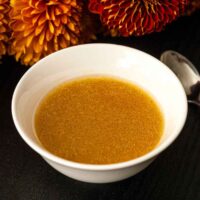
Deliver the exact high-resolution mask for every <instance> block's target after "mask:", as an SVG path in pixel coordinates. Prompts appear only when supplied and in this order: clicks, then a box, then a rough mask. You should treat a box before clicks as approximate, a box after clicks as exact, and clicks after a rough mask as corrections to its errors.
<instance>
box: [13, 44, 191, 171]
mask: <svg viewBox="0 0 200 200" xmlns="http://www.w3.org/2000/svg"><path fill="white" fill-rule="evenodd" d="M86 46H94V47H95V46H105V47H108V46H113V47H114V46H116V47H120V48H124V49H128V50H129V51H130V50H131V51H133V53H134V52H137V53H140V54H143V56H144V57H149V58H151V59H152V60H154V61H156V62H159V63H160V65H161V66H162V67H163V68H165V70H168V71H169V72H170V73H171V75H172V76H174V78H175V79H176V80H177V84H178V85H179V88H180V91H181V92H182V94H183V98H182V101H183V105H184V107H183V110H182V115H181V117H182V118H181V120H180V123H179V127H178V129H177V130H173V133H171V135H170V136H169V138H168V139H166V140H165V141H164V142H163V143H162V144H161V145H159V146H158V147H156V148H154V149H153V150H152V151H150V152H148V153H147V154H145V155H143V156H141V157H138V158H135V159H132V160H128V161H125V162H120V163H113V164H85V163H78V162H74V161H69V160H66V159H63V158H60V157H58V156H56V155H54V154H52V153H50V152H48V151H47V150H45V149H44V148H42V147H40V146H39V145H37V144H35V143H34V142H33V141H32V140H31V139H29V138H28V137H27V135H26V133H25V132H24V131H23V130H22V128H21V127H20V125H19V123H18V119H17V115H16V112H15V110H16V98H17V95H18V91H19V89H20V87H21V85H22V84H23V81H24V80H25V79H26V78H27V76H28V75H29V74H30V73H32V71H33V70H35V69H36V68H39V67H40V66H41V64H42V62H45V60H47V59H48V58H49V57H51V56H52V55H55V54H60V53H63V52H64V51H70V49H72V48H73V49H75V48H82V47H84V48H85V47H86ZM11 112H12V117H13V121H14V124H15V126H16V129H17V131H18V133H19V135H20V136H21V137H22V139H23V140H24V141H25V142H26V143H27V144H28V145H29V146H30V147H31V148H32V149H33V150H34V151H36V152H37V153H38V154H39V155H41V156H42V157H44V159H48V160H50V161H53V162H55V163H58V164H60V165H63V166H67V167H71V168H76V169H82V170H91V171H105V170H115V169H122V168H127V167H131V166H134V165H137V164H140V163H142V162H145V161H148V160H150V159H153V158H154V157H156V156H157V155H158V154H160V153H161V152H162V151H164V150H165V149H166V148H167V147H168V146H169V145H170V144H171V143H173V142H174V140H175V139H176V138H177V137H178V135H179V134H180V132H181V130H182V128H183V126H184V124H185V121H186V117H187V112H188V104H187V97H186V94H185V91H184V89H183V86H182V84H181V83H180V81H179V80H178V78H177V77H176V76H175V74H174V73H173V72H172V71H171V70H170V69H169V68H168V67H167V66H166V65H165V64H163V63H162V62H161V61H159V60H158V59H156V58H155V57H153V56H151V55H150V54H148V53H145V52H143V51H141V50H138V49H135V48H132V47H128V46H124V45H118V44H109V43H92V44H82V45H77V46H72V47H68V48H65V49H62V50H59V51H57V52H54V53H52V54H50V55H48V56H46V57H45V58H43V59H41V60H40V61H38V62H37V63H35V64H34V65H33V66H32V67H31V68H30V69H28V70H27V71H26V72H25V73H24V75H23V76H22V77H21V79H20V80H19V82H18V83H17V85H16V87H15V90H14V93H13V96H12V102H11Z"/></svg>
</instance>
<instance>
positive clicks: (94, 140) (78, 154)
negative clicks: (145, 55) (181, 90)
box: [35, 77, 164, 164]
mask: <svg viewBox="0 0 200 200" xmlns="http://www.w3.org/2000/svg"><path fill="white" fill-rule="evenodd" d="M163 127H164V119H163V115H162V113H161V111H160V109H159V107H158V105H157V104H156V102H155V101H154V99H152V97H151V96H150V95H149V94H147V93H146V92H145V91H143V89H141V88H139V87H138V86H136V85H133V84H131V83H128V82H124V81H122V80H119V79H114V78H110V77H87V78H82V79H76V80H72V81H69V82H66V83H64V84H61V85H59V86H58V87H56V88H54V89H53V90H52V91H50V92H49V93H48V94H47V96H45V97H44V99H43V100H42V101H41V103H40V105H39V106H38V108H37V110H36V114H35V130H36V134H37V136H38V138H39V140H40V142H41V144H42V145H43V146H44V147H45V148H46V149H47V150H48V151H50V152H51V153H53V154H55V155H57V156H59V157H62V158H65V159H67V160H71V161H76V162H80V163H90V164H110V163H117V162H123V161H128V160H131V159H134V158H137V157H139V156H142V155H144V154H146V153H148V152H149V151H151V150H152V149H154V148H155V146H156V145H157V144H158V143H159V140H160V138H161V136H162V133H163Z"/></svg>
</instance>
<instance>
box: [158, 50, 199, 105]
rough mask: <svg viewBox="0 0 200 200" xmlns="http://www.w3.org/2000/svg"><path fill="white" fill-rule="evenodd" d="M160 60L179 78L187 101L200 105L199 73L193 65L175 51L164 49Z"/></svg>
mask: <svg viewBox="0 0 200 200" xmlns="http://www.w3.org/2000/svg"><path fill="white" fill-rule="evenodd" d="M160 60H161V61H162V62H163V63H164V64H165V65H167V66H168V67H169V68H170V69H171V70H172V71H173V72H174V73H175V74H176V76H177V77H178V78H179V80H180V81H181V83H182V85H183V88H184V89H185V92H186V95H187V97H188V102H189V103H193V104H195V105H197V106H199V107H200V75H199V72H198V71H197V69H196V68H195V67H194V65H193V64H192V63H191V62H190V61H189V60H188V59H187V58H185V57H184V56H182V55H181V54H179V53H177V52H176V51H171V50H169V51H165V52H164V53H162V55H161V57H160Z"/></svg>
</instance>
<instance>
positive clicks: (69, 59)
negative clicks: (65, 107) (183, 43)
mask: <svg viewBox="0 0 200 200" xmlns="http://www.w3.org/2000/svg"><path fill="white" fill-rule="evenodd" d="M91 75H106V76H115V77H119V78H122V79H126V80H128V81H131V82H133V83H135V84H137V85H139V86H140V87H142V88H144V89H145V90H147V91H148V92H149V93H150V94H151V95H152V96H153V97H154V98H155V100H156V101H157V102H158V103H159V105H160V107H161V110H162V111H163V114H164V118H165V129H164V134H163V137H162V139H161V141H160V144H159V145H158V146H160V145H162V144H163V143H164V142H165V141H166V140H168V139H169V138H170V137H174V138H175V136H176V135H178V132H179V131H180V129H181V128H182V126H183V123H184V120H185V116H186V112H187V105H186V97H185V93H184V91H183V88H182V86H181V85H180V82H179V81H178V80H177V78H176V77H175V75H174V74H173V73H172V72H171V71H170V70H169V69H168V68H167V67H166V66H165V65H164V64H162V63H161V62H159V61H158V60H156V59H155V58H153V57H152V56H149V55H147V54H145V53H143V52H141V51H138V50H135V49H132V48H128V47H123V46H118V45H106V44H90V45H81V46H76V47H71V48H68V49H64V50H61V51H58V52H56V53H54V54H52V55H50V56H47V57H46V58H44V59H42V60H41V61H39V62H38V63H37V64H35V65H34V66H33V67H32V68H31V69H30V70H28V72H27V73H26V74H25V75H24V76H23V78H22V79H21V80H20V82H19V84H18V85H17V88H16V90H15V93H14V96H13V102H12V103H13V105H12V111H13V117H14V121H15V124H16V126H17V128H18V131H19V132H20V135H21V136H22V137H23V138H24V140H25V141H26V142H27V143H28V144H29V145H30V144H31V146H32V147H33V146H34V145H35V146H37V148H39V149H42V148H43V147H42V146H41V145H40V143H39V142H38V140H37V138H36V137H35V134H34V127H33V119H34V111H35V108H36V107H37V105H38V103H39V102H40V100H41V98H42V97H43V96H45V95H46V93H47V92H48V91H49V90H51V89H52V88H53V87H55V86H56V85H58V84H59V83H61V82H64V81H67V80H69V79H73V78H76V77H80V76H91ZM33 148H34V147H33ZM43 150H44V149H43ZM44 151H45V150H44Z"/></svg>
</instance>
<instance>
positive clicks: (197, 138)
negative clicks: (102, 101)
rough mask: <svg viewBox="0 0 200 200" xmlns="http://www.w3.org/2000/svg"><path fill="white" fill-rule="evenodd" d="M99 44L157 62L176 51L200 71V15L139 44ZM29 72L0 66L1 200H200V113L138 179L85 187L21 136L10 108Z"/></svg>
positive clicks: (7, 61) (8, 63)
mask: <svg viewBox="0 0 200 200" xmlns="http://www.w3.org/2000/svg"><path fill="white" fill-rule="evenodd" d="M97 42H105V43H115V44H123V45H127V46H131V47H134V48H137V49H140V50H143V51H145V52H147V53H149V54H151V55H153V56H155V57H157V58H159V57H160V54H161V53H162V52H163V51H164V50H168V49H173V50H176V51H178V52H180V53H182V54H184V55H185V56H186V57H188V58H189V59H190V60H191V61H192V62H193V63H194V64H195V65H196V66H197V68H198V70H199V71H200V11H199V12H196V13H195V14H193V15H192V16H191V17H182V18H180V19H179V20H177V21H176V22H174V23H172V24H170V25H169V26H167V28H166V30H165V31H163V32H162V33H153V34H151V35H148V36H144V37H140V38H135V37H130V38H110V37H106V38H105V37H100V38H99V39H98V40H97ZM26 70H27V68H25V67H23V66H21V65H20V64H19V63H16V62H15V61H14V59H13V58H10V57H4V58H3V60H2V62H1V64H0V200H18V199H19V200H46V199H48V200H51V199H52V200H56V199H58V200H64V199H66V200H70V199H71V200H72V199H73V200H76V199H77V200H86V199H93V200H100V199H112V200H114V199H120V200H125V199H142V200H145V199H147V200H151V199H152V200H157V199H162V200H165V199H166V200H169V199H170V200H172V199H176V200H179V199H181V200H184V199H185V200H187V199H190V200H192V199H194V200H198V199H199V200H200V109H198V108H197V107H195V106H191V105H190V106H189V113H188V117H187V121H186V124H185V126H184V128H183V130H182V132H181V134H180V136H179V137H178V139H177V140H176V141H175V142H174V143H173V145H171V146H170V147H169V148H168V149H167V150H166V151H164V152H163V153H162V154H161V155H160V156H159V157H158V158H157V159H156V160H155V161H154V162H153V163H152V164H151V165H150V166H149V167H148V168H147V169H145V170H144V171H142V172H141V173H139V174H138V175H136V176H134V177H132V178H129V179H127V180H125V181H121V182H117V183H111V184H102V185H98V184H88V183H83V182H79V181H75V180H72V179H70V178H68V177H65V176H63V175H62V174H60V173H58V172H57V171H55V170H54V169H53V168H51V167H50V166H49V165H47V163H46V162H45V161H44V160H43V159H42V158H41V157H40V156H39V155H38V154H37V153H35V152H34V151H33V150H31V149H30V148H29V147H28V146H27V145H26V144H25V143H24V141H23V140H22V139H21V138H20V136H19V135H18V133H17V131H16V129H15V126H14V124H13V121H12V116H11V109H10V107H11V106H10V105H11V98H12V94H13V91H14V88H15V86H16V84H17V82H18V81H19V79H20V78H21V76H22V75H23V74H24V73H25V71H26Z"/></svg>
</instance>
